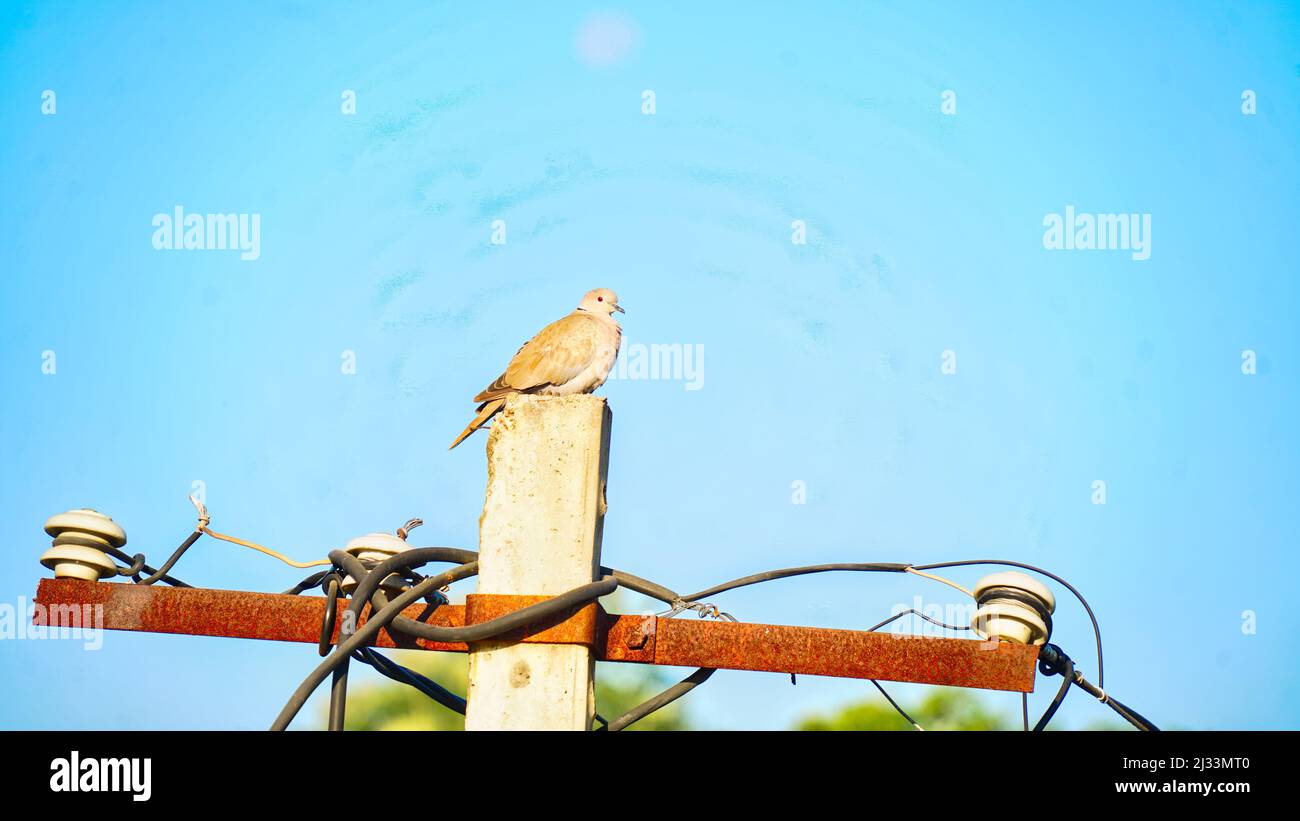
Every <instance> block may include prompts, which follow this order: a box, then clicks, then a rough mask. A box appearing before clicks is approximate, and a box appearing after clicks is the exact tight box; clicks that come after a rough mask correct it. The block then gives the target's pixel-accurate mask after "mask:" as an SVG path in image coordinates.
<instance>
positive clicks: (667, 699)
mask: <svg viewBox="0 0 1300 821" xmlns="http://www.w3.org/2000/svg"><path fill="white" fill-rule="evenodd" d="M716 672H717V670H715V669H713V668H710V667H701V668H700V669H698V670H696V671H695V672H694V673H691V674H690V675H689V676H687V677H686V678H684V679H682V680H681V681H679V682H677V683H676V684H674V685H673V686H672V687H669V688H668V689H667V690H664V691H663V692H662V693H660V694H659V695H657V696H655V697H654V698H651V699H648V700H647V701H645V702H642V703H641V704H638V705H637V706H636V707H633V708H632V709H631V710H628V711H627V712H626V713H624V714H623V715H621V716H619V717H618V718H616V719H614V720H613V721H611V722H609V723H608V724H606V725H605V726H604V727H601V728H600V730H598V731H597V732H600V731H604V730H608V731H609V732H611V733H616V732H618V731H620V730H622V729H624V728H625V727H627V726H628V725H629V724H632V723H634V722H637V721H640V720H641V719H643V718H645V717H646V716H648V715H650V714H651V713H653V712H654V711H656V710H659V709H662V708H664V707H667V706H668V705H669V704H672V703H673V702H674V701H676V700H677V699H679V698H681V697H682V696H684V695H686V694H687V693H689V692H690V691H691V690H694V689H695V688H696V687H699V686H700V685H701V684H703V683H704V682H706V681H708V680H709V676H711V675H713V674H714V673H716Z"/></svg>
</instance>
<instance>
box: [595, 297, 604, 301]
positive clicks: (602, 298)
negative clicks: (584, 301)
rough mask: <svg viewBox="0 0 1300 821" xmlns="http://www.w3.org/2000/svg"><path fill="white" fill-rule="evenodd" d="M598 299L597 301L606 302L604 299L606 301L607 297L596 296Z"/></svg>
mask: <svg viewBox="0 0 1300 821" xmlns="http://www.w3.org/2000/svg"><path fill="white" fill-rule="evenodd" d="M596 301H597V302H604V301H605V298H604V297H603V296H598V297H596Z"/></svg>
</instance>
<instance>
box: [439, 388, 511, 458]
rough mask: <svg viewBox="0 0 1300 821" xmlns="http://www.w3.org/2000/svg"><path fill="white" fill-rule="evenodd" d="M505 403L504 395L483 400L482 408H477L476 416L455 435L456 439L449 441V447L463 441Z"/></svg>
mask: <svg viewBox="0 0 1300 821" xmlns="http://www.w3.org/2000/svg"><path fill="white" fill-rule="evenodd" d="M505 403H506V400H505V397H502V398H500V399H493V400H492V401H491V402H484V403H483V407H482V409H481V410H479V412H478V416H475V417H474V418H473V419H472V420H471V421H470V423H469V424H468V425H466V426H465V430H463V431H461V432H460V436H457V437H456V441H455V442H452V443H451V448H454V447H456V446H457V445H459V444H460V443H461V442H464V441H465V437H467V436H469V435H470V434H471V433H473V432H474V431H476V430H478V429H479V428H481V427H483V425H484V423H486V422H487V420H489V419H491V418H492V416H493V415H494V414H495V413H496V412H497V411H499V410H501V408H502V407H503V406H504V405H505ZM451 448H447V450H451Z"/></svg>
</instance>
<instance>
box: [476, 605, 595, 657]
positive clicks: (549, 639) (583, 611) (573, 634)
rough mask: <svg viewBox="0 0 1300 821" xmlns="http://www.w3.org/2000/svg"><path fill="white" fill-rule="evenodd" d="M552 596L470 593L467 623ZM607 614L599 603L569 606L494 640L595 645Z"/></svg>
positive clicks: (496, 616) (479, 621) (487, 618)
mask: <svg viewBox="0 0 1300 821" xmlns="http://www.w3.org/2000/svg"><path fill="white" fill-rule="evenodd" d="M549 598H552V597H551V596H508V595H503V594H499V593H470V594H469V595H468V596H466V597H465V623H466V624H480V623H482V622H485V621H491V620H492V619H495V618H499V617H501V616H505V615H508V614H510V613H513V612H515V611H516V610H522V609H523V608H525V607H528V606H529V605H532V604H537V603H539V602H544V601H546V600H547V599H549ZM606 618H608V614H607V613H606V612H605V610H604V609H603V608H602V607H601V606H600V605H599V604H597V603H596V602H589V603H588V604H586V605H583V606H581V607H570V608H568V609H567V610H563V611H561V612H560V613H558V614H556V615H555V616H552V617H551V618H548V619H546V620H545V621H541V622H534V623H532V624H529V625H528V626H527V627H523V628H521V629H519V630H514V631H511V632H509V633H503V634H502V635H500V636H496V637H494V638H493V639H492V641H494V642H502V641H505V642H524V643H525V644H581V645H583V646H585V647H594V646H595V645H596V634H597V632H598V631H597V626H598V625H599V624H600V623H602V622H603V621H604V620H605V619H606Z"/></svg>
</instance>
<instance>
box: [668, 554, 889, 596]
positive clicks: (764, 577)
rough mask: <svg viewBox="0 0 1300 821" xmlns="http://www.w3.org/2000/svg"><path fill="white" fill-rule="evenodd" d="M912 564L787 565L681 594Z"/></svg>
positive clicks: (710, 593)
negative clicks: (806, 576) (837, 572)
mask: <svg viewBox="0 0 1300 821" xmlns="http://www.w3.org/2000/svg"><path fill="white" fill-rule="evenodd" d="M909 567H911V565H907V564H897V563H893V562H866V563H860V562H842V563H836V564H811V565H806V566H804V567H787V568H784V569H781V570H768V571H766V572H764V573H755V574H754V575H752V576H744V577H742V578H739V579H733V580H732V581H729V582H723V583H722V584H718V585H714V586H713V587H710V588H708V589H706V590H701V591H700V592H698V593H692V594H691V595H689V596H679V597H678V598H680V599H681V600H682V601H688V602H691V601H698V600H700V599H705V598H708V597H709V596H716V595H718V594H719V593H725V592H726V591H728V590H735V589H736V588H738V587H748V586H749V585H751V584H759V583H761V582H770V581H774V580H776V579H785V578H789V577H790V576H805V575H807V574H809V573H828V572H830V571H833V570H848V571H856V572H867V573H872V572H874V573H906V572H907V568H909Z"/></svg>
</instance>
